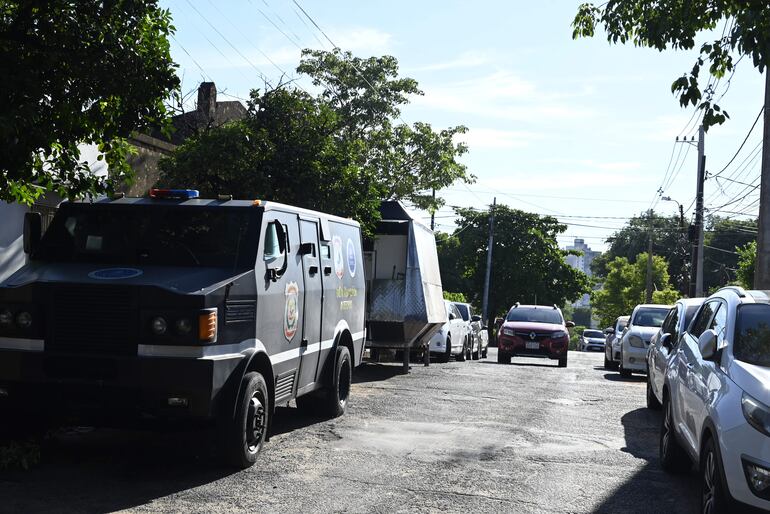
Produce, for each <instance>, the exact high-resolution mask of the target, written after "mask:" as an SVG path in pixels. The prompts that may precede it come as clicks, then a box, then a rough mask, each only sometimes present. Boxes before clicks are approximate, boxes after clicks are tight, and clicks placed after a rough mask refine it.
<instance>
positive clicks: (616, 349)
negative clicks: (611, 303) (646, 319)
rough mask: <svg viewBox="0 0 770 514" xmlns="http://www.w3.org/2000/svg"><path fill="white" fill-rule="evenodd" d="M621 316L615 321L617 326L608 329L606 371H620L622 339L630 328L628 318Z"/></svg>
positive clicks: (605, 348)
mask: <svg viewBox="0 0 770 514" xmlns="http://www.w3.org/2000/svg"><path fill="white" fill-rule="evenodd" d="M630 317H631V316H620V317H619V318H618V319H616V320H615V326H614V327H611V328H608V329H607V339H606V340H605V343H604V369H618V362H619V361H620V339H621V338H622V337H623V331H624V330H625V329H626V327H627V326H628V318H630Z"/></svg>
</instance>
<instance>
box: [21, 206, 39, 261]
mask: <svg viewBox="0 0 770 514" xmlns="http://www.w3.org/2000/svg"><path fill="white" fill-rule="evenodd" d="M42 234H43V221H42V217H41V216H40V213H39V212H28V213H25V214H24V253H26V254H28V255H30V254H33V253H35V251H36V250H37V246H38V244H39V243H40V237H41V236H42Z"/></svg>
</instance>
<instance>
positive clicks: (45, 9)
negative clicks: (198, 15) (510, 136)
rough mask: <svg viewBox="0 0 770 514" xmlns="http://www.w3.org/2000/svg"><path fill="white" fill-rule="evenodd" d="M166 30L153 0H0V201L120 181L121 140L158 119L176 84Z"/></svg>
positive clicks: (166, 20) (167, 23)
mask: <svg viewBox="0 0 770 514" xmlns="http://www.w3.org/2000/svg"><path fill="white" fill-rule="evenodd" d="M172 31H173V26H172V25H171V16H170V14H169V12H168V11H167V10H162V9H160V8H159V7H158V2H157V1H152V0H150V1H138V0H114V1H111V2H101V3H99V2H97V3H89V2H68V1H64V0H51V1H47V2H22V1H19V0H10V1H5V2H2V5H0V76H2V77H3V88H2V93H0V94H1V95H2V101H1V102H0V104H1V105H0V153H2V155H3V158H2V162H0V200H5V201H8V202H10V201H17V202H22V203H27V204H31V203H32V202H33V201H34V200H35V199H36V198H37V197H39V196H40V195H41V194H43V193H45V192H47V191H55V192H57V193H59V194H60V195H62V196H66V197H70V198H72V197H77V196H81V195H82V194H84V193H86V192H90V193H101V192H105V191H108V190H109V189H110V188H111V187H112V185H113V184H118V183H120V182H122V181H124V180H125V179H126V177H127V176H128V175H130V168H129V167H128V165H127V163H126V155H127V152H128V146H127V144H126V143H125V140H124V138H126V137H127V136H129V135H130V134H131V133H132V132H133V131H139V130H144V129H147V128H150V127H158V126H161V125H162V124H163V122H164V120H165V117H166V108H165V107H164V100H165V99H167V98H168V97H169V95H170V93H171V92H172V91H174V90H175V89H177V88H178V86H179V79H178V78H177V76H176V74H175V68H176V65H175V64H174V63H173V61H172V60H171V55H170V52H169V42H168V39H167V37H168V36H169V35H170V34H171V33H172ZM82 143H88V144H96V145H98V148H99V151H100V152H101V153H102V154H103V158H104V159H105V160H106V161H107V163H108V164H109V168H110V174H111V177H110V180H109V181H108V180H107V179H106V178H105V177H95V176H93V175H92V174H91V172H90V170H89V168H88V164H87V163H85V162H81V160H80V151H79V149H78V145H79V144H82Z"/></svg>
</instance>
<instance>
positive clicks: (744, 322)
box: [733, 303, 770, 367]
mask: <svg viewBox="0 0 770 514" xmlns="http://www.w3.org/2000/svg"><path fill="white" fill-rule="evenodd" d="M733 355H734V356H735V358H736V359H738V360H741V361H743V362H748V363H749V364H756V365H757V366H766V367H770V305H767V304H761V303H750V304H744V305H741V306H740V307H739V308H738V317H737V319H736V324H735V343H734V344H733Z"/></svg>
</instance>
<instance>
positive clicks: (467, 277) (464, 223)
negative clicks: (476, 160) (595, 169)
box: [438, 205, 590, 318]
mask: <svg viewBox="0 0 770 514" xmlns="http://www.w3.org/2000/svg"><path fill="white" fill-rule="evenodd" d="M456 212H457V216H458V219H457V223H458V225H459V226H461V227H463V228H461V229H458V230H456V231H455V233H454V235H452V236H440V237H439V241H440V244H439V245H438V252H439V262H440V265H441V280H442V283H444V284H450V283H451V284H463V285H464V286H465V288H464V289H460V290H461V291H462V292H463V293H465V296H466V298H468V299H469V300H470V301H471V302H473V303H474V304H477V305H478V304H480V303H481V298H482V294H483V290H484V275H485V273H486V267H487V264H486V259H487V247H488V236H489V212H487V211H484V212H478V211H476V210H473V209H456ZM494 214H495V225H494V240H495V245H494V248H493V252H492V274H491V280H490V291H489V306H488V312H489V317H490V318H494V317H495V316H496V315H498V314H499V313H503V312H505V311H507V310H508V308H509V307H510V306H511V305H513V304H514V303H516V302H517V301H519V302H522V303H526V302H535V298H537V303H539V304H541V305H552V304H557V305H562V304H564V302H566V301H574V300H576V299H577V298H579V297H580V296H581V295H582V294H584V293H586V292H588V291H589V290H590V281H589V278H588V276H587V275H586V274H585V273H583V272H581V271H579V270H576V269H574V268H572V267H571V266H569V265H568V264H567V263H566V262H565V257H566V255H568V254H569V253H570V252H566V251H564V250H561V249H560V248H559V245H558V243H557V241H556V236H557V235H558V234H560V233H562V232H564V230H565V229H566V226H565V225H562V224H560V223H559V221H558V220H557V219H555V218H552V217H550V216H539V215H537V214H533V213H527V212H523V211H520V210H516V209H511V208H509V207H506V206H504V205H497V206H496V207H495V210H494ZM444 263H449V265H448V266H446V267H445V266H444ZM456 277H461V278H460V279H457V278H456ZM453 287H454V286H453ZM454 290H457V289H454Z"/></svg>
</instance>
